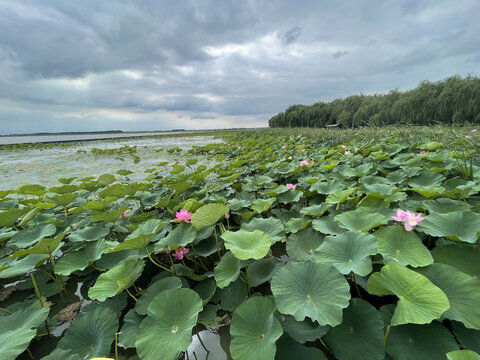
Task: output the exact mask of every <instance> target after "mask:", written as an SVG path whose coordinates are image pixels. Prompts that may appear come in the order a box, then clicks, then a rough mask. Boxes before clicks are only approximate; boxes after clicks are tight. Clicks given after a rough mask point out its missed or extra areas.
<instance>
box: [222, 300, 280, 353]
mask: <svg viewBox="0 0 480 360" xmlns="http://www.w3.org/2000/svg"><path fill="white" fill-rule="evenodd" d="M274 311H275V304H274V302H273V300H271V299H269V298H266V297H261V296H255V297H252V298H249V299H248V300H247V301H245V302H244V303H243V304H241V305H240V306H238V307H237V309H236V310H235V313H234V314H233V318H232V324H231V326H230V334H231V335H232V341H231V343H230V352H231V354H232V358H233V359H239V360H255V359H258V360H267V359H271V360H273V359H274V358H275V352H276V346H275V341H276V340H277V339H278V338H279V337H280V336H281V335H282V333H283V330H282V326H281V325H280V322H279V321H278V320H277V319H276V318H275V317H274V316H273V313H274Z"/></svg>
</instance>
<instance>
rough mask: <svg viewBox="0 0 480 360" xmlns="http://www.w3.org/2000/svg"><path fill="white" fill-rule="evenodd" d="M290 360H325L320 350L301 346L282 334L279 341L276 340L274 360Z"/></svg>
mask: <svg viewBox="0 0 480 360" xmlns="http://www.w3.org/2000/svg"><path fill="white" fill-rule="evenodd" d="M291 359H302V360H327V358H326V357H325V355H323V352H322V350H320V349H317V348H314V347H307V346H304V345H301V344H299V343H298V342H296V341H294V340H292V339H291V338H290V337H289V336H288V335H285V334H284V335H283V336H282V337H281V338H280V340H278V343H277V353H276V354H275V360H291Z"/></svg>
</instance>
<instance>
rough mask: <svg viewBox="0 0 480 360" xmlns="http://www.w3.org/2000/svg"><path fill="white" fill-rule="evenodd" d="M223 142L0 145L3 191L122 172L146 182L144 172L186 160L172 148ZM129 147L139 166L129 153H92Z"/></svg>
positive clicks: (208, 138)
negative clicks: (129, 173)
mask: <svg viewBox="0 0 480 360" xmlns="http://www.w3.org/2000/svg"><path fill="white" fill-rule="evenodd" d="M182 133H183V132H182ZM169 134H171V133H169ZM149 135H151V134H149ZM130 136H131V135H130ZM220 141H221V140H219V139H215V138H214V137H213V136H185V137H161V138H156V137H139V138H134V139H132V138H129V139H116V140H99V141H85V142H78V143H67V144H49V145H48V146H45V147H42V148H34V147H32V148H28V147H26V148H25V149H7V148H2V147H1V146H0V190H8V189H16V188H17V187H19V186H20V185H22V184H26V183H30V184H40V185H48V186H50V185H56V184H57V179H58V178H61V177H77V178H78V179H81V178H83V177H86V176H95V177H97V176H99V175H102V174H106V173H111V174H115V173H116V172H117V171H118V170H120V169H127V170H130V171H133V172H134V173H133V174H131V175H130V178H131V179H142V178H146V177H148V175H149V174H148V173H145V172H144V171H145V170H146V169H149V168H154V167H155V166H156V164H158V163H160V162H163V161H168V162H169V163H173V162H176V161H180V160H183V159H182V156H181V155H175V154H171V153H168V152H167V151H166V150H168V149H171V148H174V147H178V148H181V149H183V150H187V149H190V148H191V147H192V146H195V145H197V146H202V145H206V144H208V143H213V142H220ZM125 146H129V147H133V146H136V152H135V154H136V155H137V156H138V157H139V158H140V159H141V160H140V162H139V163H137V164H135V163H134V159H133V158H132V157H131V156H129V155H128V153H127V154H123V155H122V154H119V153H118V152H117V153H116V154H115V153H113V154H93V153H92V150H93V149H94V148H96V149H101V150H108V149H113V150H115V149H120V148H122V147H125ZM79 151H80V152H79Z"/></svg>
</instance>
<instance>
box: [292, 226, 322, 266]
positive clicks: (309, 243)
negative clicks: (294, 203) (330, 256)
mask: <svg viewBox="0 0 480 360" xmlns="http://www.w3.org/2000/svg"><path fill="white" fill-rule="evenodd" d="M322 243H323V235H322V234H320V233H319V232H318V231H315V230H313V229H312V228H307V229H304V230H300V231H299V232H297V233H296V234H292V235H290V236H289V237H288V240H287V254H288V256H290V257H291V258H294V259H296V260H298V261H302V260H313V259H314V258H315V251H316V250H318V248H319V247H320V246H321V245H322Z"/></svg>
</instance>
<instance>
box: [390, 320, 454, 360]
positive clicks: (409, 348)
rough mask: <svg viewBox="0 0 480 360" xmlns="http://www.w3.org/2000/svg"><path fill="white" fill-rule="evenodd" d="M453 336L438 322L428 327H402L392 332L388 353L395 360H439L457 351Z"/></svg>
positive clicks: (393, 328) (396, 327) (395, 327)
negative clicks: (448, 353) (450, 352)
mask: <svg viewBox="0 0 480 360" xmlns="http://www.w3.org/2000/svg"><path fill="white" fill-rule="evenodd" d="M457 349H458V345H457V343H456V341H455V339H454V337H453V336H452V334H451V333H450V332H449V331H448V330H447V329H446V328H445V327H444V326H443V325H442V324H441V323H438V322H433V323H431V324H428V325H411V324H408V325H401V326H394V327H392V328H391V330H390V334H389V336H388V339H387V353H389V354H390V355H391V356H392V358H393V359H395V360H420V359H421V360H439V359H445V354H446V353H447V352H449V351H452V350H457Z"/></svg>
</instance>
